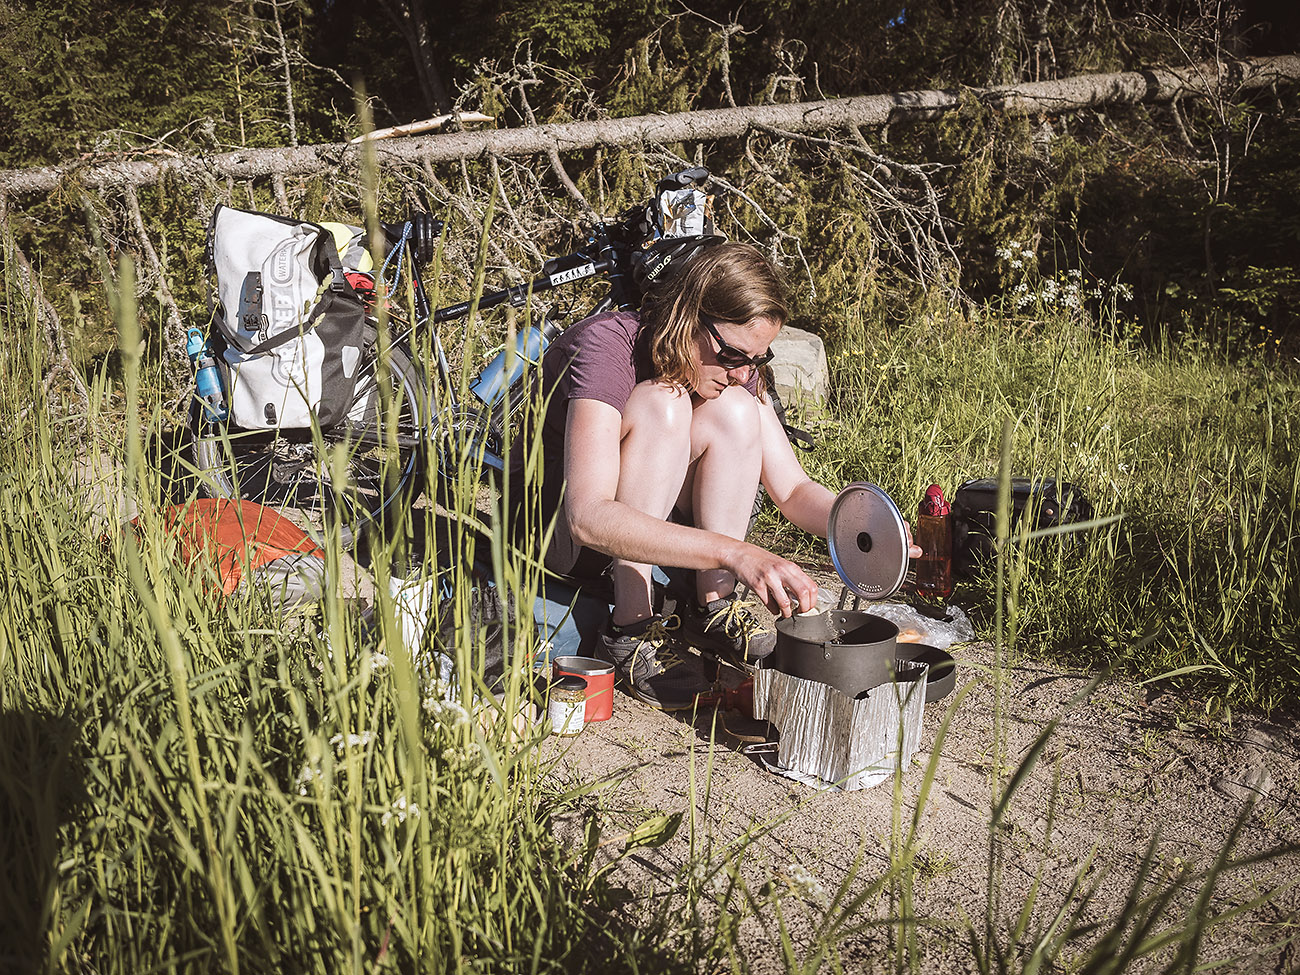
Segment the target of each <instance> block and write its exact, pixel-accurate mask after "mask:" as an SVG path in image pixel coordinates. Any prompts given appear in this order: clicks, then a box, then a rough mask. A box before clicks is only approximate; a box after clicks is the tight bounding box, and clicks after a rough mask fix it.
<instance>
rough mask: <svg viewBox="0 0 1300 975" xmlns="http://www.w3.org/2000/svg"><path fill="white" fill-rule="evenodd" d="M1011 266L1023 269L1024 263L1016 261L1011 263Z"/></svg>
mask: <svg viewBox="0 0 1300 975" xmlns="http://www.w3.org/2000/svg"><path fill="white" fill-rule="evenodd" d="M1011 266H1012V267H1024V266H1025V262H1024V261H1018V260H1017V261H1012V262H1011Z"/></svg>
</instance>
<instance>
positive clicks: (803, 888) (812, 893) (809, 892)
mask: <svg viewBox="0 0 1300 975" xmlns="http://www.w3.org/2000/svg"><path fill="white" fill-rule="evenodd" d="M785 876H786V883H787V884H788V885H789V887H790V892H791V893H792V894H794V895H795V896H796V897H799V898H801V899H803V900H806V901H810V902H811V903H814V904H817V905H819V906H821V907H825V906H826V905H827V904H829V903H830V898H829V897H828V896H827V895H826V888H825V887H823V886H822V885H821V883H820V882H819V881H818V880H817V878H816V877H814V876H813V874H812V871H810V870H809V869H808V868H807V867H805V866H804V865H803V864H802V863H792V864H790V866H789V868H788V869H787V870H786V872H785Z"/></svg>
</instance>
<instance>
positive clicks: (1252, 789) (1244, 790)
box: [1210, 762, 1273, 802]
mask: <svg viewBox="0 0 1300 975" xmlns="http://www.w3.org/2000/svg"><path fill="white" fill-rule="evenodd" d="M1210 785H1211V786H1212V787H1213V788H1214V791H1215V792H1217V793H1219V795H1222V796H1227V797H1228V798H1229V799H1237V800H1239V801H1241V802H1253V801H1256V800H1259V799H1263V798H1264V797H1265V796H1267V795H1268V794H1269V792H1270V791H1272V789H1273V776H1272V775H1270V774H1269V771H1268V768H1267V767H1266V766H1265V765H1264V763H1263V762H1255V763H1251V764H1249V765H1246V766H1243V767H1242V768H1241V769H1239V770H1238V771H1236V772H1234V773H1232V774H1231V775H1225V776H1221V777H1219V778H1217V779H1215V780H1214V781H1213V782H1211V783H1210Z"/></svg>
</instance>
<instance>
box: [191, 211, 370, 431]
mask: <svg viewBox="0 0 1300 975" xmlns="http://www.w3.org/2000/svg"><path fill="white" fill-rule="evenodd" d="M208 260H209V265H210V267H211V268H212V269H213V270H215V272H216V276H217V289H216V306H215V308H214V310H213V323H214V324H215V326H216V328H217V330H218V332H219V335H220V337H221V339H222V340H224V344H225V346H226V348H225V350H224V352H223V353H222V359H223V360H224V362H225V365H226V368H227V372H228V376H227V379H228V386H227V388H228V389H229V391H230V392H229V403H230V413H231V417H232V419H233V420H234V422H235V423H236V424H238V425H239V426H240V427H242V428H244V429H246V430H271V429H282V428H283V429H303V428H307V427H310V426H311V424H312V419H313V417H314V418H315V419H316V422H317V423H318V424H319V425H320V426H321V427H330V426H333V425H334V424H336V423H338V422H339V421H340V420H343V419H344V418H345V417H346V416H347V415H348V413H349V411H350V410H352V409H353V408H354V406H355V404H354V403H353V399H354V393H355V389H356V381H357V366H358V364H359V363H360V361H361V353H362V349H363V347H364V344H365V338H366V332H367V329H366V322H365V307H364V305H363V304H362V301H361V298H360V297H359V296H358V295H357V293H356V291H354V290H353V289H352V286H351V285H350V284H348V282H347V279H346V278H345V277H344V271H343V265H342V262H341V261H340V260H339V254H338V250H337V247H336V244H335V240H334V236H333V234H331V233H330V232H329V231H328V230H326V229H325V228H324V227H322V226H320V225H319V224H314V223H309V222H306V221H302V220H293V219H290V218H287V217H277V216H272V215H270V214H265V213H253V212H249V211H245V210H236V209H235V208H233V207H227V206H218V207H217V209H216V212H215V213H214V214H213V215H212V225H211V227H210V228H209V231H208Z"/></svg>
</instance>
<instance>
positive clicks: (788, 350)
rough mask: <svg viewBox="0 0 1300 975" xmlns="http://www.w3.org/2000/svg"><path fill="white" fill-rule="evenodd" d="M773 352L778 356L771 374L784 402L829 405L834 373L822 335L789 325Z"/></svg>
mask: <svg viewBox="0 0 1300 975" xmlns="http://www.w3.org/2000/svg"><path fill="white" fill-rule="evenodd" d="M772 351H773V352H775V353H776V358H774V359H773V360H772V375H773V377H774V378H775V380H776V391H777V395H779V396H780V397H781V401H782V402H784V403H788V404H792V403H798V402H801V401H809V400H811V401H813V402H815V403H818V404H824V403H825V402H826V398H827V395H828V393H829V391H830V375H831V372H830V366H829V365H828V364H827V361H826V347H825V346H824V345H823V344H822V340H821V338H820V337H819V336H817V335H814V334H813V333H812V332H806V331H804V330H803V329H801V328H794V327H793V326H791V325H786V326H785V327H784V328H782V329H781V331H780V332H779V333H778V334H777V337H776V340H775V341H774V342H773V343H772Z"/></svg>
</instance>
